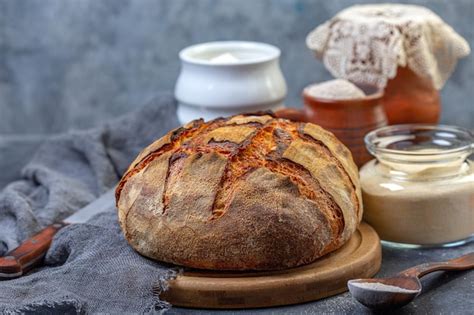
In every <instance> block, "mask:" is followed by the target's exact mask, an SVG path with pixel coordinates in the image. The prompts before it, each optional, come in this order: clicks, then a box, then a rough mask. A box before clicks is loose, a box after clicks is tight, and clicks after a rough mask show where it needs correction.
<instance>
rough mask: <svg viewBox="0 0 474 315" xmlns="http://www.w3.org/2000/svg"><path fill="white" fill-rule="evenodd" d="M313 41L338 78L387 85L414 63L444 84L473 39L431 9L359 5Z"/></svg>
mask: <svg viewBox="0 0 474 315" xmlns="http://www.w3.org/2000/svg"><path fill="white" fill-rule="evenodd" d="M306 44H307V46H308V47H309V48H310V49H311V50H312V51H313V52H314V53H315V54H316V56H317V57H318V58H319V59H322V60H323V62H324V65H325V66H326V68H327V69H328V70H329V71H330V72H331V74H332V75H333V76H335V77H337V78H344V79H348V80H350V81H353V82H357V83H362V84H373V85H376V86H378V87H385V86H386V84H387V81H388V80H389V79H392V78H394V77H395V76H396V74H397V68H398V67H408V68H410V69H411V70H412V71H413V72H414V73H415V74H417V75H418V76H420V77H423V78H427V79H429V80H431V82H432V83H433V86H434V87H435V88H436V89H441V88H442V86H443V85H444V83H445V82H446V80H447V79H448V78H449V76H450V75H451V73H452V72H453V71H454V68H455V66H456V63H457V60H458V59H459V58H462V57H465V56H467V55H468V54H469V53H470V48H469V44H468V43H467V42H466V40H465V39H464V38H462V37H461V36H460V35H459V34H457V33H456V32H455V31H454V30H453V29H452V28H451V27H450V26H449V25H447V24H446V23H444V22H443V20H442V19H441V18H440V17H439V16H438V15H436V14H435V13H433V12H432V11H430V10H429V9H427V8H424V7H421V6H415V5H401V4H378V5H355V6H352V7H349V8H347V9H345V10H343V11H341V12H339V13H338V14H337V15H336V16H335V17H333V18H332V19H331V20H329V21H327V22H325V23H324V24H322V25H320V26H318V27H317V28H316V29H314V30H313V31H312V32H311V33H309V34H308V36H307V38H306Z"/></svg>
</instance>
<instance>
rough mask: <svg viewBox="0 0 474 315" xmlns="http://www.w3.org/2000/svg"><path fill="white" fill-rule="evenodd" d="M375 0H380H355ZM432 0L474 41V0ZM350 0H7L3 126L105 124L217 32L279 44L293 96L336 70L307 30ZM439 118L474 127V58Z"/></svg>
mask: <svg viewBox="0 0 474 315" xmlns="http://www.w3.org/2000/svg"><path fill="white" fill-rule="evenodd" d="M362 2H374V1H358V3H362ZM409 2H410V3H419V4H423V5H426V6H427V7H429V8H431V9H432V10H434V11H435V12H436V13H438V14H439V15H441V17H442V18H443V19H444V20H445V21H447V22H448V23H449V24H451V25H452V26H453V27H454V29H456V30H457V31H458V32H459V33H460V34H461V35H462V36H464V37H465V38H466V39H467V40H468V41H469V43H470V45H471V46H474V44H473V43H474V27H473V20H474V0H451V1H448V0H425V1H409ZM353 3H355V1H350V0H331V1H322V0H320V1H309V0H257V1H251V0H248V1H242V0H220V1H219V0H201V1H191V0H161V1H157V0H155V1H151V0H142V1H125V0H119V1H112V0H81V1H79V0H78V1H73V0H69V1H65V0H36V1H34V0H23V1H15V0H10V1H8V0H0V134H3V135H5V134H13V133H35V134H49V133H57V132H61V131H64V130H67V129H71V128H86V127H90V126H93V125H97V124H99V123H100V122H101V121H103V120H104V119H107V118H108V117H110V116H116V115H119V114H121V113H124V112H127V111H130V110H132V109H133V108H135V107H136V106H140V105H141V104H144V103H145V102H146V101H147V100H149V99H150V98H151V97H152V96H153V95H154V94H155V93H156V92H157V91H163V90H172V89H173V86H174V83H175V80H176V77H177V75H178V72H179V61H178V56H177V54H178V51H179V50H180V49H181V48H183V47H185V46H187V45H190V44H193V43H198V42H204V41H211V40H229V39H241V40H255V41H264V42H268V43H271V44H274V45H277V46H279V47H280V48H281V49H282V60H281V63H282V68H283V72H284V74H285V76H286V79H287V81H288V86H289V95H288V98H287V104H290V105H295V106H299V104H300V98H299V94H300V91H301V90H302V88H303V87H304V86H306V85H307V84H308V83H310V82H312V81H318V80H324V79H328V78H329V75H328V73H327V72H326V70H325V69H324V67H323V66H322V64H320V63H319V62H318V61H316V60H315V59H314V58H313V57H312V55H311V53H310V51H309V50H308V49H307V48H306V46H305V37H306V34H307V33H308V32H309V31H310V30H312V29H313V28H314V27H315V26H317V25H318V24H320V23H322V22H324V21H325V20H327V19H329V18H330V17H331V16H333V15H334V14H336V13H337V12H338V11H339V10H341V9H343V8H344V7H346V6H348V5H350V4H353ZM442 97H443V102H444V110H443V117H442V121H443V122H445V123H450V124H457V125H462V126H465V127H472V126H474V106H473V104H472V103H473V99H474V62H473V57H472V56H470V57H468V58H465V59H464V60H462V61H461V62H460V63H459V64H458V67H457V69H456V72H455V74H454V76H453V77H452V78H451V79H450V80H449V81H448V83H447V85H446V86H445V88H444V89H443V92H442Z"/></svg>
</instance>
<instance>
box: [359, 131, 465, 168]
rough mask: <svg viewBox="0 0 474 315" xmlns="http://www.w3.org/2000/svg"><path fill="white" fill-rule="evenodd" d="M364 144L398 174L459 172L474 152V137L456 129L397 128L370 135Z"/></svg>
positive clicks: (380, 160)
mask: <svg viewBox="0 0 474 315" xmlns="http://www.w3.org/2000/svg"><path fill="white" fill-rule="evenodd" d="M365 144H366V147H367V150H368V151H369V152H370V153H371V154H372V155H373V156H375V157H376V158H377V160H378V161H379V162H380V163H382V164H384V165H385V166H388V167H390V168H391V169H392V170H395V174H398V175H403V176H405V175H408V174H415V173H420V172H423V174H426V173H430V174H432V175H439V174H441V171H443V172H444V173H446V172H447V171H448V170H449V173H452V172H457V171H458V169H459V168H460V167H461V166H462V164H463V162H465V160H466V159H467V157H468V156H469V155H470V154H472V152H473V149H474V136H473V134H472V133H471V132H470V131H469V130H467V129H464V128H460V127H455V126H445V125H426V124H409V125H394V126H387V127H382V128H379V129H376V130H374V131H372V132H370V133H368V134H367V135H366V136H365ZM445 175H446V174H445Z"/></svg>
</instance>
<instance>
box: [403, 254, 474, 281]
mask: <svg viewBox="0 0 474 315" xmlns="http://www.w3.org/2000/svg"><path fill="white" fill-rule="evenodd" d="M471 268H474V252H472V253H469V254H466V255H464V256H461V257H458V258H455V259H451V260H448V261H444V262H432V263H424V264H421V265H418V266H415V267H412V268H410V269H407V270H404V271H402V272H400V273H399V275H402V276H406V277H418V278H420V277H423V276H424V275H426V274H428V273H430V272H433V271H438V270H468V269H471Z"/></svg>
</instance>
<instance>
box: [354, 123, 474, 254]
mask: <svg viewBox="0 0 474 315" xmlns="http://www.w3.org/2000/svg"><path fill="white" fill-rule="evenodd" d="M365 141H366V145H367V148H368V150H369V152H370V153H371V154H372V155H374V156H375V158H376V159H374V160H372V161H370V162H368V163H367V164H366V165H364V166H363V167H362V168H361V170H360V176H361V186H362V192H363V200H364V219H365V220H366V221H367V222H368V223H369V224H371V225H372V226H373V227H374V228H375V229H376V230H377V232H378V233H379V235H380V237H381V239H382V240H384V241H386V242H387V241H388V242H391V243H393V244H395V245H416V246H419V245H424V246H433V245H444V246H448V245H456V244H462V243H464V242H466V241H467V240H469V239H472V236H473V235H474V166H473V163H472V161H470V160H469V159H468V157H469V155H470V154H471V153H472V149H473V137H472V134H471V133H470V132H469V131H468V130H465V129H462V128H457V127H449V126H428V125H398V126H388V127H383V128H380V129H377V130H375V131H373V132H371V133H369V134H368V135H367V136H366V139H365Z"/></svg>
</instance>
